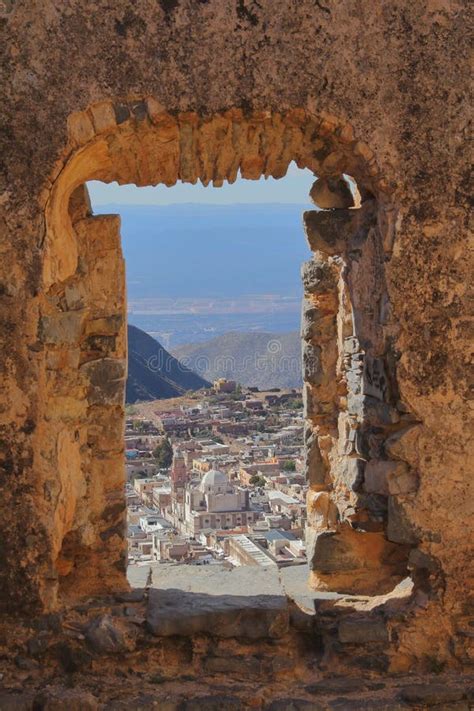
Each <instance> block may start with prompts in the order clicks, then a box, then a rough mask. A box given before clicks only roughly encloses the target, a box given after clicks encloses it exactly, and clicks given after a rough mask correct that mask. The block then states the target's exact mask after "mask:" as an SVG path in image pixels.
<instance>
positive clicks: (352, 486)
mask: <svg viewBox="0 0 474 711" xmlns="http://www.w3.org/2000/svg"><path fill="white" fill-rule="evenodd" d="M364 470H365V462H364V460H363V459H358V458H356V457H344V458H343V459H342V460H341V461H340V462H338V464H337V465H336V466H335V467H334V468H333V472H332V475H333V478H334V480H335V481H336V482H338V483H339V482H342V483H343V484H345V486H347V488H348V489H349V490H350V491H355V492H357V491H360V490H361V489H362V485H363V483H364Z"/></svg>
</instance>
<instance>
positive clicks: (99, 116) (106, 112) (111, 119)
mask: <svg viewBox="0 0 474 711" xmlns="http://www.w3.org/2000/svg"><path fill="white" fill-rule="evenodd" d="M89 110H90V113H91V116H92V122H93V124H94V129H95V132H96V133H103V132H104V131H110V130H111V129H113V128H115V126H116V123H117V122H116V119H115V111H114V106H113V103H112V102H111V101H101V102H100V103H98V104H92V106H91V107H90V109H89Z"/></svg>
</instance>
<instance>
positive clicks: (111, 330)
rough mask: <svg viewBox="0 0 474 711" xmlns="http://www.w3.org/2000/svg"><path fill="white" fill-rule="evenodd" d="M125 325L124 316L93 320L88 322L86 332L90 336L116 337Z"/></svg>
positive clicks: (117, 315) (116, 315)
mask: <svg viewBox="0 0 474 711" xmlns="http://www.w3.org/2000/svg"><path fill="white" fill-rule="evenodd" d="M122 324H123V316H122V314H115V315H113V316H107V317H104V318H93V319H90V320H89V321H87V322H86V325H85V332H86V335H88V336H91V335H93V336H115V335H116V334H117V333H119V332H120V329H121V327H122Z"/></svg>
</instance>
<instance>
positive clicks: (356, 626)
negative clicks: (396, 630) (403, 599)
mask: <svg viewBox="0 0 474 711" xmlns="http://www.w3.org/2000/svg"><path fill="white" fill-rule="evenodd" d="M338 637H339V641H340V642H342V644H367V643H371V642H383V643H385V642H388V641H389V635H388V630H387V625H386V623H385V622H384V621H383V620H382V619H369V618H366V619H362V618H355V619H345V620H341V622H340V623H339V626H338Z"/></svg>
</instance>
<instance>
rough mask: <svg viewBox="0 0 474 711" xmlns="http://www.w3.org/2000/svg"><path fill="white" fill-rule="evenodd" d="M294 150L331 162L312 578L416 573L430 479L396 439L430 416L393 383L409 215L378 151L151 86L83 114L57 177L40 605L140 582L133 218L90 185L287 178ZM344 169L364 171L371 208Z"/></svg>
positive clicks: (323, 123)
mask: <svg viewBox="0 0 474 711" xmlns="http://www.w3.org/2000/svg"><path fill="white" fill-rule="evenodd" d="M292 160H294V161H295V162H296V164H297V166H298V167H300V168H309V169H310V170H312V171H313V173H314V174H315V176H316V175H317V176H319V177H318V178H317V179H316V180H315V184H314V186H313V188H312V190H311V198H312V199H313V202H315V205H316V207H317V208H318V209H316V210H311V211H307V212H305V213H304V215H303V223H304V229H305V232H306V237H307V240H308V244H309V246H310V248H311V250H312V252H313V258H312V259H311V260H310V261H309V262H307V263H306V264H305V265H304V266H303V270H302V279H303V286H304V290H305V297H304V301H303V312H302V314H303V315H302V343H303V371H304V382H305V385H304V401H305V421H306V432H305V449H306V471H307V477H308V481H309V484H310V490H309V493H308V501H307V506H308V523H309V526H308V541H307V545H308V557H309V562H310V569H311V572H310V584H311V585H312V586H313V587H315V588H317V589H319V590H323V591H324V590H326V591H334V590H336V591H338V592H341V593H344V594H356V595H380V594H386V593H389V592H390V591H391V590H393V589H394V588H395V587H396V586H397V584H398V583H400V581H402V580H403V579H404V578H405V577H406V576H407V569H408V565H409V560H410V559H413V555H412V553H413V550H416V545H417V543H418V536H417V532H416V530H414V529H413V527H412V526H411V524H410V519H409V514H408V513H407V510H408V511H409V507H410V502H411V499H410V496H412V494H413V493H414V492H415V491H416V487H417V485H418V484H417V476H416V472H412V471H411V470H410V469H409V467H408V465H406V463H405V462H404V459H403V444H400V443H401V442H402V443H403V441H404V439H405V438H406V437H410V432H412V431H413V428H416V426H417V423H416V421H415V420H414V418H413V417H412V416H411V415H410V413H409V412H408V410H407V408H406V407H405V406H404V404H403V403H402V402H401V401H400V399H399V393H398V391H397V382H396V360H397V354H396V353H393V351H392V350H391V343H392V342H393V324H391V322H390V302H389V296H388V292H387V286H386V284H385V281H384V268H383V265H384V261H385V260H386V259H389V258H390V254H391V249H392V244H393V237H394V230H395V222H396V211H395V209H394V208H393V206H392V204H391V201H390V196H391V186H389V185H387V184H386V183H385V181H384V178H383V176H382V175H381V172H380V169H379V167H378V165H377V162H376V160H375V156H374V154H373V152H372V151H371V149H370V148H369V147H368V146H366V145H365V144H362V143H360V142H359V141H357V140H356V138H355V136H354V132H353V129H352V127H351V126H350V125H349V124H347V123H345V122H343V121H340V120H339V119H338V118H336V117H334V116H331V115H329V114H321V115H318V116H315V115H312V114H310V113H308V112H307V111H304V110H300V109H295V110H292V111H288V112H287V113H284V114H276V113H271V112H266V111H260V112H257V111H256V112H249V113H246V112H244V111H242V110H240V109H233V110H230V111H227V112H224V113H222V114H217V115H214V116H212V117H209V118H201V117H199V116H198V115H197V114H182V115H178V116H174V115H170V114H168V113H167V112H166V111H165V110H164V109H163V108H162V107H161V105H160V104H159V103H158V102H156V101H155V100H154V99H151V98H148V99H145V100H140V101H136V102H133V101H132V102H125V103H118V104H114V103H112V102H101V103H100V104H96V105H93V106H91V107H90V108H88V109H87V110H85V111H82V112H78V113H76V114H72V115H71V116H70V119H69V147H68V152H67V153H66V154H65V155H64V156H63V157H62V159H61V160H60V161H59V162H58V167H57V169H56V171H55V174H54V175H53V177H52V181H51V187H50V188H49V189H48V190H47V191H45V214H46V224H47V235H46V241H45V258H44V269H43V282H44V293H43V294H42V295H41V298H40V312H41V317H40V334H41V339H42V342H43V343H44V345H45V359H44V372H45V376H44V395H45V396H44V400H43V405H44V413H43V415H42V418H43V419H42V427H43V430H44V432H45V433H46V435H47V436H46V440H47V441H48V442H50V443H51V449H50V451H49V452H41V453H40V454H39V457H40V458H41V461H42V467H41V475H42V477H43V480H44V490H45V501H46V505H45V508H44V511H43V512H42V516H44V517H46V519H48V520H51V521H54V524H53V526H51V525H50V526H49V528H50V530H51V542H50V548H49V550H50V553H49V554H48V556H46V558H45V561H44V563H43V567H42V568H41V570H40V571H39V574H38V578H37V579H38V580H39V581H40V582H39V584H38V598H39V600H40V604H41V605H42V606H43V607H44V608H46V609H54V608H55V606H57V605H58V603H60V602H61V601H62V602H64V601H70V600H73V599H77V598H80V597H84V596H87V595H95V594H105V593H108V592H118V591H120V590H125V589H127V583H126V578H125V562H126V550H125V545H124V516H125V503H124V498H123V493H122V482H123V479H122V477H123V474H122V471H123V456H122V447H123V443H122V422H123V417H124V411H123V387H124V382H125V376H126V342H125V331H124V328H125V324H126V313H125V298H124V265H123V259H122V255H121V251H120V234H119V219H118V217H116V216H113V215H108V216H105V215H101V216H93V215H92V212H91V209H90V205H89V202H88V197H87V192H86V190H85V188H84V185H85V183H86V182H87V181H88V180H102V181H104V182H111V181H115V180H116V181H118V182H119V183H134V184H136V185H155V184H157V183H164V184H165V185H173V184H174V183H175V182H176V180H178V179H180V180H182V181H183V182H191V183H193V182H195V181H196V180H197V179H200V180H201V181H202V182H203V183H204V184H207V183H208V182H209V181H211V180H212V181H213V182H214V184H215V185H216V186H219V185H221V184H222V182H223V181H224V180H226V181H229V182H233V181H234V180H235V179H236V178H237V176H238V173H239V171H240V173H241V175H242V177H243V178H247V179H254V180H255V179H258V178H259V177H260V176H261V175H272V176H273V177H276V178H281V177H283V176H284V175H285V173H286V170H287V168H288V165H289V163H290V162H291V161H292ZM344 176H353V177H352V179H351V180H352V181H353V183H355V184H356V185H357V190H358V193H359V195H360V205H359V206H358V207H357V209H353V208H354V207H356V205H355V204H354V196H353V193H354V190H353V189H352V190H351V182H350V181H348V180H347V179H346V178H345V177H344ZM111 274H113V279H110V275H111ZM58 324H59V326H60V327H59V326H58ZM112 343H113V354H112V352H111V351H110V346H111V344H112ZM98 352H99V356H98V355H97V353H98ZM412 567H416V563H413V566H412Z"/></svg>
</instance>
